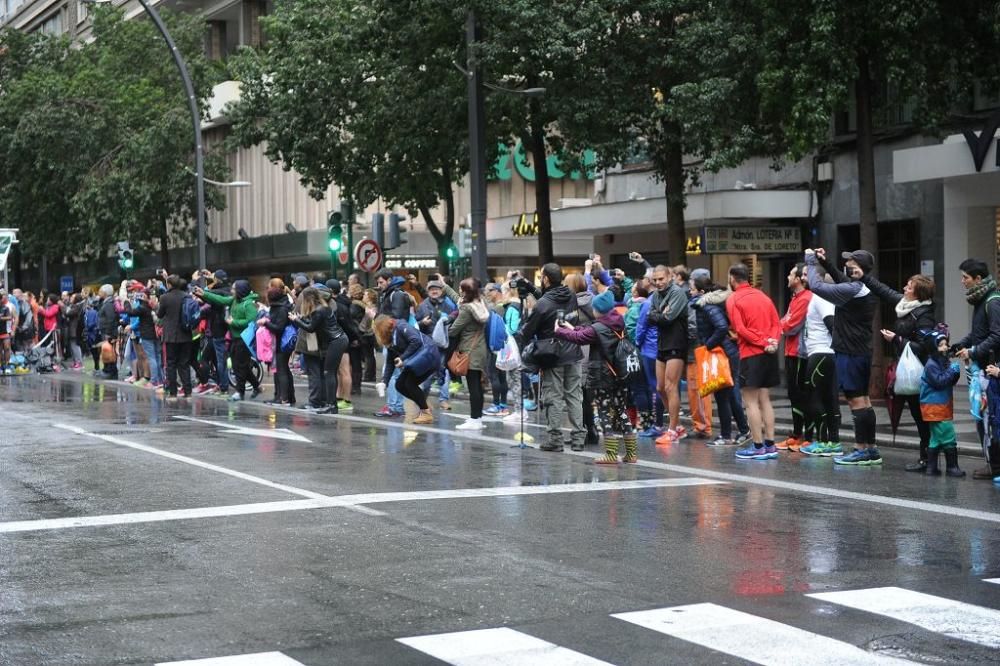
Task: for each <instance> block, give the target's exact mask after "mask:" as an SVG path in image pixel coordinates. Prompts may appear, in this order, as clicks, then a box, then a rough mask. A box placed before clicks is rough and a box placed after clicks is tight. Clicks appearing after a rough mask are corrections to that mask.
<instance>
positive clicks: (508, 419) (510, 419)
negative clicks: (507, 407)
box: [503, 412, 529, 424]
mask: <svg viewBox="0 0 1000 666" xmlns="http://www.w3.org/2000/svg"><path fill="white" fill-rule="evenodd" d="M528 420H529V419H525V421H528ZM503 422H504V423H515V424H519V423H520V422H521V412H511V413H510V414H508V415H507V416H505V417H503Z"/></svg>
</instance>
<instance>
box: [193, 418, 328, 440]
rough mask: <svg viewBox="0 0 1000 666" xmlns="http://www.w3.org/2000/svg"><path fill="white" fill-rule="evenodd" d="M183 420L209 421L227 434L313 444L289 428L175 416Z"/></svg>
mask: <svg viewBox="0 0 1000 666" xmlns="http://www.w3.org/2000/svg"><path fill="white" fill-rule="evenodd" d="M174 418H175V419H180V420H181V421H193V422H195V423H207V424H208V425H213V426H216V427H218V428H221V429H222V430H221V432H222V433H223V434H226V435H255V436H257V437H271V438H273V439H287V440H289V441H292V442H305V443H306V444H312V440H309V439H307V438H305V437H303V436H302V435H299V434H298V433H294V432H292V431H291V430H289V429H288V428H246V427H244V426H239V425H235V424H232V423H222V422H219V421H209V420H207V419H196V418H194V417H192V416H175V417H174Z"/></svg>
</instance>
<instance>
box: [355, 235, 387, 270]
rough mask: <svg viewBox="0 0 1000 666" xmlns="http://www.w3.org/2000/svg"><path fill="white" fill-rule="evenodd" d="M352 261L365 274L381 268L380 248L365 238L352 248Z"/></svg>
mask: <svg viewBox="0 0 1000 666" xmlns="http://www.w3.org/2000/svg"><path fill="white" fill-rule="evenodd" d="M354 261H355V262H357V264H358V267H359V268H360V269H361V270H363V271H365V272H366V273H372V272H374V271H377V270H378V269H379V268H381V267H382V248H381V247H379V245H378V243H376V242H375V241H374V240H372V239H371V238H366V239H364V240H363V241H361V242H360V243H358V244H357V245H356V246H355V247H354Z"/></svg>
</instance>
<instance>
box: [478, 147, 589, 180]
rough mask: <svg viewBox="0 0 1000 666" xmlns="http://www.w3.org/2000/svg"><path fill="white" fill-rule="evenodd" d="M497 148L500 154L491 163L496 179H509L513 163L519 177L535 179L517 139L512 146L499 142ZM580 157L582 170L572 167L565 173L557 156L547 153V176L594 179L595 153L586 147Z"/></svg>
mask: <svg viewBox="0 0 1000 666" xmlns="http://www.w3.org/2000/svg"><path fill="white" fill-rule="evenodd" d="M497 149H498V151H499V154H500V156H499V157H498V158H497V161H496V163H495V164H494V165H493V174H494V176H495V178H496V179H497V180H510V179H511V178H513V176H514V172H513V171H512V170H511V165H513V166H514V169H515V170H516V171H517V173H518V174H519V175H520V176H521V178H523V179H524V180H526V181H528V182H534V181H535V167H534V166H532V165H530V164H528V152H527V151H526V150H525V148H524V144H523V143H521V142H520V141H518V142H517V145H515V146H514V147H513V148H508V147H507V145H506V144H504V143H500V145H499V146H497ZM580 157H581V162H582V163H583V171H580V170H579V169H574V170H572V171H570V172H568V173H567V172H566V171H565V170H564V169H563V168H562V165H561V164H560V162H559V158H558V157H556V156H555V155H549V157H548V159H547V160H546V161H545V166H546V169H547V170H548V172H549V178H551V179H552V180H562V179H563V178H566V177H567V176H569V178H570V179H571V180H580V179H581V178H584V179H586V180H594V178H596V176H597V174H596V173H595V172H594V166H595V165H596V164H597V153H595V152H594V151H593V150H590V149H589V148H588V149H587V150H585V151H583V154H582V155H581V156H580Z"/></svg>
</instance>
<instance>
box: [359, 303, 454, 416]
mask: <svg viewBox="0 0 1000 666" xmlns="http://www.w3.org/2000/svg"><path fill="white" fill-rule="evenodd" d="M372 329H373V331H374V333H375V340H376V341H377V342H378V344H380V345H382V346H383V347H385V348H386V349H387V350H389V354H390V357H391V358H392V359H393V366H394V367H392V366H389V365H388V364H386V367H385V368H384V370H383V372H384V374H385V379H384V380H383V381H385V382H386V383H388V382H389V379H390V377H391V376H392V374H393V373H394V372H396V371H399V376H398V377H397V378H396V390H397V391H399V393H400V395H403V396H405V397H407V398H409V399H410V400H412V401H413V402H415V403H417V407H419V408H420V413H419V414H418V415H417V418H416V419H414V421H413V422H414V423H417V424H429V423H434V415H433V414H432V413H431V410H430V407H428V406H427V394H426V393H424V390H423V389H422V388H420V384H421V383H422V382H423V381H424V380H425V379H427V378H428V377H430V376H431V375H432V374H433V373H434V372H436V371H437V369H438V368H440V367H441V349H440V348H439V347H438V346H437V344H435V343H434V340H432V339H431V338H430V337H429V336H427V335H424V334H423V333H421V332H420V331H419V330H418V329H416V328H414V327H413V326H410V325H409V323H407V322H406V320H403V319H393V318H391V317H387V316H385V315H380V316H378V317H376V318H375V323H374V324H373V325H372Z"/></svg>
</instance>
